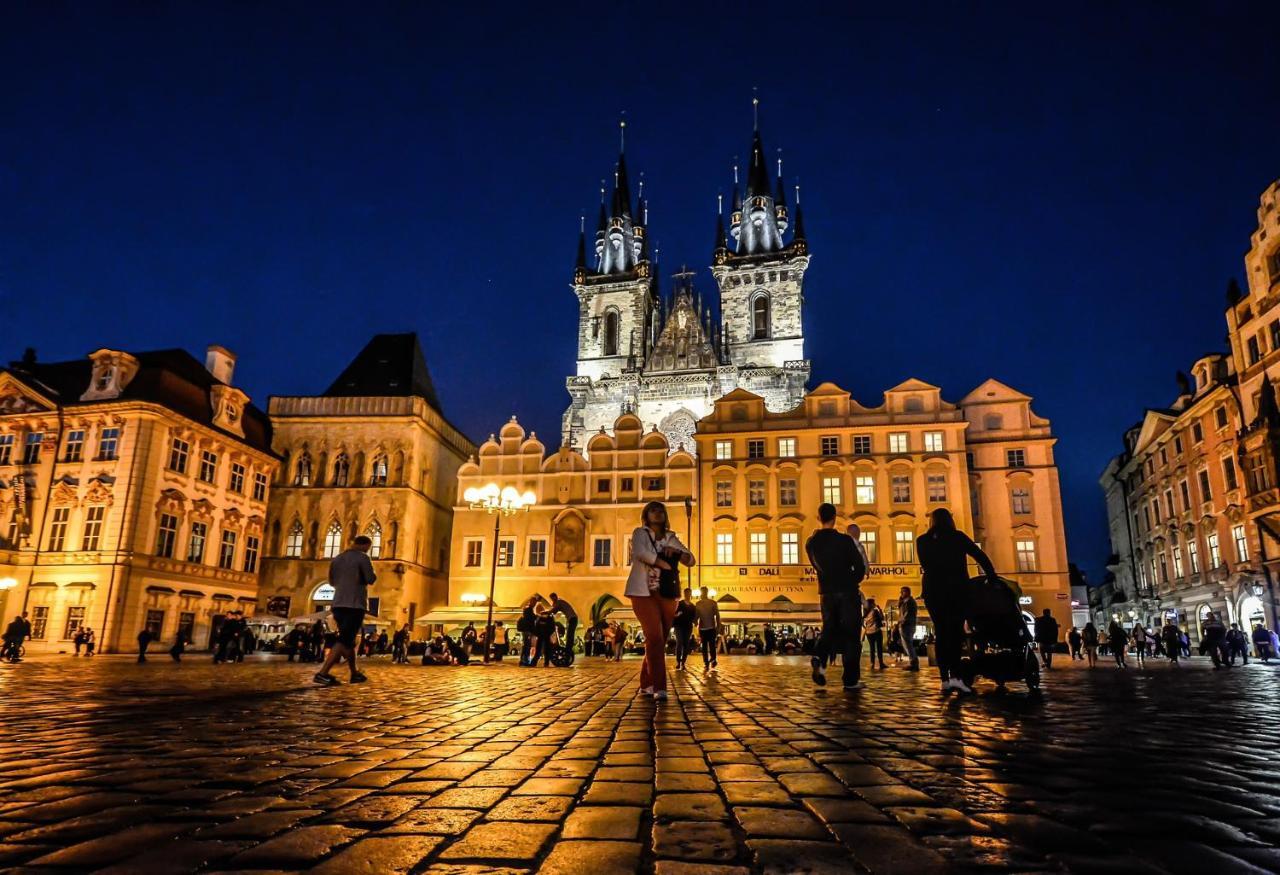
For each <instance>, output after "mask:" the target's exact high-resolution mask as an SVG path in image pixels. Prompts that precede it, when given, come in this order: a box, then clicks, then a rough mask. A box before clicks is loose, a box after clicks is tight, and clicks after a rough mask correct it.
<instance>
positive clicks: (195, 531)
mask: <svg viewBox="0 0 1280 875" xmlns="http://www.w3.org/2000/svg"><path fill="white" fill-rule="evenodd" d="M208 536H209V526H208V524H207V523H198V522H197V523H192V524H191V538H190V540H188V541H187V561H188V562H203V561H204V543H205V539H207V538H208Z"/></svg>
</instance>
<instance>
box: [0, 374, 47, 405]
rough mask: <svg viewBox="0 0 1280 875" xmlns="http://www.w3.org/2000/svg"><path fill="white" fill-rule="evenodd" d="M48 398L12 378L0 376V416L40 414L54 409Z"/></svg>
mask: <svg viewBox="0 0 1280 875" xmlns="http://www.w3.org/2000/svg"><path fill="white" fill-rule="evenodd" d="M55 406H56V405H55V404H54V403H53V402H52V401H50V400H49V399H48V398H45V397H44V396H42V395H40V394H38V393H37V392H35V391H33V390H32V389H30V388H29V387H28V386H25V385H23V383H22V382H21V381H20V380H18V379H17V378H16V377H14V376H13V375H12V374H8V373H4V374H0V416H4V415H6V414H10V413H42V412H46V411H49V410H53V409H54V408H55Z"/></svg>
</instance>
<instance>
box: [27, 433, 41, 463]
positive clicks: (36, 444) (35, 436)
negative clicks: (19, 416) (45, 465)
mask: <svg viewBox="0 0 1280 875" xmlns="http://www.w3.org/2000/svg"><path fill="white" fill-rule="evenodd" d="M43 442H44V435H43V434H39V433H36V432H33V433H31V434H28V435H27V438H26V440H25V441H24V442H23V445H22V464H24V465H38V464H39V463H40V445H41V444H42V443H43Z"/></svg>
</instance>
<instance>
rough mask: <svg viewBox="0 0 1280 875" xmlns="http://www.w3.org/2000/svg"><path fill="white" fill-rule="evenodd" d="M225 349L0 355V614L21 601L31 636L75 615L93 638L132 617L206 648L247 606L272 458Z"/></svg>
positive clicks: (124, 635)
mask: <svg viewBox="0 0 1280 875" xmlns="http://www.w3.org/2000/svg"><path fill="white" fill-rule="evenodd" d="M234 363H235V357H234V356H232V355H231V354H230V353H229V352H227V351H226V350H224V349H222V348H221V347H210V350H209V354H208V358H207V362H206V365H205V366H201V364H200V363H199V362H198V361H196V360H195V359H194V358H192V357H191V356H190V355H189V354H187V353H186V352H184V351H182V350H162V351H159V352H144V353H127V352H122V351H118V350H107V349H103V350H98V351H97V352H95V353H93V354H92V355H91V356H89V357H88V358H87V359H85V360H80V361H73V362H58V363H50V364H46V363H39V362H35V361H33V360H28V361H24V362H18V363H14V364H13V365H11V366H10V367H9V368H7V369H5V370H3V371H0V579H8V580H9V581H12V582H15V583H16V584H17V585H16V587H14V588H12V589H10V590H9V591H8V593H7V597H5V596H4V594H3V593H0V599H4V600H5V601H6V603H5V604H4V605H3V608H2V609H3V611H4V616H5V621H6V622H7V621H8V620H9V619H11V618H12V617H13V616H14V615H16V614H18V613H20V612H21V611H26V612H27V613H28V615H29V618H30V620H31V623H32V627H33V628H32V631H33V635H32V638H31V640H30V641H28V642H27V644H26V647H27V650H28V651H29V652H34V653H40V652H59V651H70V650H71V649H72V646H73V645H72V641H71V639H72V637H73V635H74V634H75V632H76V629H77V628H78V627H80V626H84V627H87V628H90V629H92V630H93V631H94V634H95V637H96V640H97V644H98V647H99V649H100V650H102V651H104V652H111V651H116V650H128V649H131V648H133V647H134V646H135V639H136V636H137V634H138V633H139V632H140V631H141V630H142V629H143V628H144V627H148V628H150V629H151V631H152V632H153V634H154V636H155V639H156V641H157V643H158V645H163V644H168V643H172V642H173V641H174V640H175V638H176V637H177V636H178V634H179V632H181V634H182V635H183V637H184V638H185V639H186V640H187V641H188V642H189V643H190V644H192V645H193V646H195V647H198V648H204V647H207V646H209V644H210V641H211V636H212V634H213V633H214V632H215V631H216V629H217V627H218V625H219V624H220V623H221V621H222V618H223V617H224V616H225V614H227V613H228V612H229V611H231V610H236V609H241V610H246V609H248V610H251V609H252V606H253V603H254V599H255V597H256V594H257V587H258V571H259V562H260V557H261V552H262V549H263V537H264V523H265V517H266V511H267V498H268V491H269V484H270V481H271V480H272V479H273V478H274V477H275V472H276V469H277V467H278V460H277V459H276V457H275V456H274V455H273V454H272V453H271V451H270V449H269V447H270V430H269V426H268V424H267V421H266V417H265V415H263V414H262V412H261V411H258V410H257V409H255V408H253V407H252V406H251V405H250V404H249V399H248V397H247V396H246V395H245V394H244V393H243V392H241V391H240V390H239V389H236V388H235V387H233V386H232V385H230V382H231V376H232V370H233V367H234Z"/></svg>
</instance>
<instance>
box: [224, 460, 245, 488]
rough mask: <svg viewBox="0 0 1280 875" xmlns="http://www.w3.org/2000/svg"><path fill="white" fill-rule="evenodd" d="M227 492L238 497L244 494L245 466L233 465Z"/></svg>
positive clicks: (228, 479) (237, 463) (235, 463)
mask: <svg viewBox="0 0 1280 875" xmlns="http://www.w3.org/2000/svg"><path fill="white" fill-rule="evenodd" d="M227 491H228V492H234V493H236V494H237V495H243V494H244V465H241V464H240V463H239V462H232V463H231V473H230V474H229V475H228V476H227Z"/></svg>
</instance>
